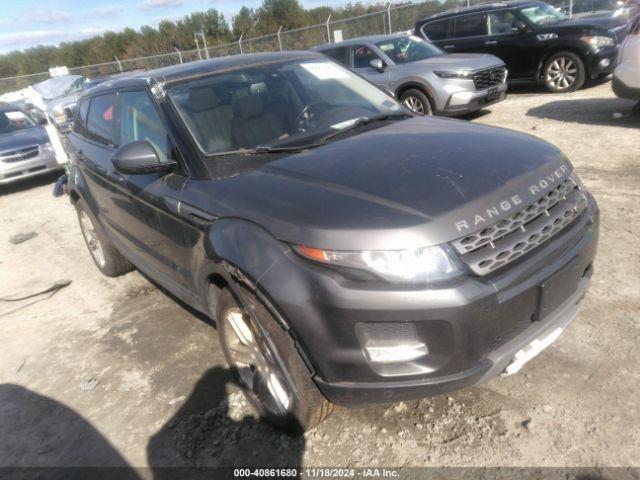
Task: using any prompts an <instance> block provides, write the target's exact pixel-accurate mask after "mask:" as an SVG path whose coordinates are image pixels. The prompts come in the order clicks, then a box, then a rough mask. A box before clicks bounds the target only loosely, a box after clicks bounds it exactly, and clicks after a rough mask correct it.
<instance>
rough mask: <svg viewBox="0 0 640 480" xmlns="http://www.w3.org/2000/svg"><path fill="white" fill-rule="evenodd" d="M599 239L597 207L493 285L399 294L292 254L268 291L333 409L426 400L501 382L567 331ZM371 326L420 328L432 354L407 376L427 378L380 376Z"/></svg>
mask: <svg viewBox="0 0 640 480" xmlns="http://www.w3.org/2000/svg"><path fill="white" fill-rule="evenodd" d="M597 234H598V213H597V205H596V204H595V201H594V200H593V199H592V198H591V202H590V206H589V209H588V210H587V211H586V212H585V213H584V215H582V216H581V217H579V220H577V221H576V222H574V223H573V224H571V225H570V226H568V227H567V228H566V229H565V230H564V231H563V232H561V233H560V234H558V235H557V236H556V237H554V238H553V239H551V240H549V241H548V242H547V243H545V244H544V246H542V247H541V248H540V249H538V250H534V251H532V252H531V254H530V255H528V256H526V257H523V258H522V260H519V261H516V262H514V264H513V265H510V266H509V267H507V268H504V269H503V270H504V271H498V272H495V273H494V274H492V275H490V276H488V277H474V276H471V275H469V276H466V277H464V278H463V279H461V280H458V281H456V282H455V283H453V284H450V285H446V286H443V287H440V288H437V289H436V288H431V289H426V288H421V289H415V288H413V289H412V288H405V289H401V288H396V289H391V287H390V286H389V285H388V284H385V285H383V284H381V283H372V284H367V282H362V281H352V280H349V279H348V278H345V276H344V275H340V274H337V273H336V272H335V271H333V270H329V269H326V268H324V267H321V266H316V265H313V264H310V263H309V262H307V261H305V260H302V259H301V258H298V257H297V256H296V255H294V254H291V255H289V256H288V257H287V261H280V262H278V263H277V264H276V265H274V267H273V268H271V269H270V270H269V272H267V273H266V274H265V275H264V276H263V277H262V278H261V279H260V281H259V286H260V287H261V289H262V290H263V291H265V292H266V294H267V296H268V297H270V301H271V302H272V304H273V305H277V308H278V309H279V313H280V314H281V315H282V317H283V318H284V319H285V321H286V322H287V323H288V324H289V326H290V327H291V330H292V331H293V334H294V336H295V338H296V340H297V342H298V343H299V345H300V348H299V350H300V352H301V354H303V356H304V357H305V358H306V360H307V362H308V364H309V366H310V369H312V370H313V371H314V372H315V377H314V379H315V381H316V384H317V385H318V387H319V389H320V390H321V391H322V393H323V394H324V395H325V396H326V397H327V398H328V399H329V400H330V401H332V402H334V403H337V404H342V405H358V404H366V403H375V402H394V401H399V400H408V399H415V398H422V397H427V396H431V395H438V394H442V393H445V392H448V391H452V390H457V389H460V388H464V387H468V386H471V385H475V384H477V383H480V382H483V381H486V380H488V379H490V378H492V377H494V376H496V375H499V374H500V373H501V372H502V371H503V370H504V368H505V367H506V365H507V364H509V363H510V362H511V360H512V359H513V356H514V354H515V352H517V351H518V350H520V349H521V348H522V347H523V345H526V344H528V343H529V342H531V340H532V339H534V338H538V337H544V336H545V335H546V334H547V333H548V331H549V330H555V329H557V328H559V327H560V328H563V327H564V326H565V325H566V324H568V323H569V322H570V321H571V319H572V318H573V317H575V315H576V313H577V311H578V308H579V302H580V300H581V299H582V298H583V297H584V294H585V292H586V290H587V287H588V284H589V278H590V276H591V272H592V267H591V266H592V263H593V259H594V257H595V251H596V246H597ZM550 292H552V293H550ZM549 298H551V299H553V301H550V300H549ZM363 324H364V325H372V324H387V325H389V324H396V325H403V324H412V325H414V326H415V331H416V332H417V336H418V337H419V340H420V341H422V342H424V343H425V344H426V345H427V347H428V351H429V354H428V355H427V356H426V358H425V359H422V360H420V361H414V362H412V363H411V364H410V365H409V364H407V365H406V366H407V367H408V368H407V370H406V371H410V370H411V371H412V372H415V371H416V368H418V369H422V370H421V372H422V373H410V374H407V373H406V372H402V371H401V370H402V368H400V369H399V370H398V369H396V370H395V371H394V372H392V373H386V374H385V372H382V374H381V371H380V370H379V369H378V368H376V366H374V365H372V362H371V361H370V360H369V359H368V358H367V356H366V354H365V353H364V350H363V347H362V345H361V343H360V341H359V340H358V335H357V333H356V332H357V330H358V328H359V327H358V325H363ZM390 332H391V333H390V335H393V330H390ZM420 362H422V363H420ZM401 367H402V366H401Z"/></svg>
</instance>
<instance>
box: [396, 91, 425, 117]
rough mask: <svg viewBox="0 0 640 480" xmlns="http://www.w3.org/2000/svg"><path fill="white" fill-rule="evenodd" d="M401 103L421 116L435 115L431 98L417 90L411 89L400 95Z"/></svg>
mask: <svg viewBox="0 0 640 480" xmlns="http://www.w3.org/2000/svg"><path fill="white" fill-rule="evenodd" d="M400 102H402V104H403V105H404V106H405V107H407V108H408V109H409V110H411V111H412V112H415V113H418V114H420V115H433V108H432V107H431V102H430V101H429V97H427V96H426V95H425V94H424V93H423V92H421V91H420V90H417V89H415V88H411V89H409V90H407V91H406V92H404V93H403V94H402V95H400Z"/></svg>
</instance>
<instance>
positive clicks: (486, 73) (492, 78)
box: [473, 67, 507, 90]
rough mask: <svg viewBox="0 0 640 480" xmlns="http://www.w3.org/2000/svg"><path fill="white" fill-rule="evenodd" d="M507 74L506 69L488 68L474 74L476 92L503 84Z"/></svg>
mask: <svg viewBox="0 0 640 480" xmlns="http://www.w3.org/2000/svg"><path fill="white" fill-rule="evenodd" d="M506 74H507V69H506V68H505V67H494V68H487V69H486V70H480V71H479V72H476V73H474V74H473V84H474V85H475V87H476V90H484V89H485V88H491V87H495V86H496V85H499V84H501V83H502V82H503V81H504V79H505V76H506Z"/></svg>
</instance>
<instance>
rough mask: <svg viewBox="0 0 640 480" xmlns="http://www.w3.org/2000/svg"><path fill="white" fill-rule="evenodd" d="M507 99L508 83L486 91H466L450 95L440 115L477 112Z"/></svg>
mask: <svg viewBox="0 0 640 480" xmlns="http://www.w3.org/2000/svg"><path fill="white" fill-rule="evenodd" d="M505 98H507V83H506V82H502V83H500V84H498V85H496V86H494V87H491V88H486V89H484V90H465V91H459V92H454V93H451V94H450V95H449V97H448V98H447V101H446V103H445V106H444V108H443V109H442V110H441V111H440V112H438V113H439V114H440V115H446V116H455V115H464V114H467V113H472V112H477V111H478V110H482V109H483V108H486V107H488V106H489V105H493V104H495V103H498V102H501V101H502V100H504V99H505Z"/></svg>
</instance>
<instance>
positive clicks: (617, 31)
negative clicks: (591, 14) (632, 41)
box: [609, 25, 629, 44]
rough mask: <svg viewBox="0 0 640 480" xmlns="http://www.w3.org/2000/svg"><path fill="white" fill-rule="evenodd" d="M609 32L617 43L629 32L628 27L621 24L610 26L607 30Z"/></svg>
mask: <svg viewBox="0 0 640 480" xmlns="http://www.w3.org/2000/svg"><path fill="white" fill-rule="evenodd" d="M609 33H611V34H613V36H614V38H615V40H616V43H617V44H621V43H622V41H623V40H624V39H625V38H626V37H627V35H628V34H629V27H628V26H627V25H622V26H620V27H616V28H612V29H611V30H609Z"/></svg>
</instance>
